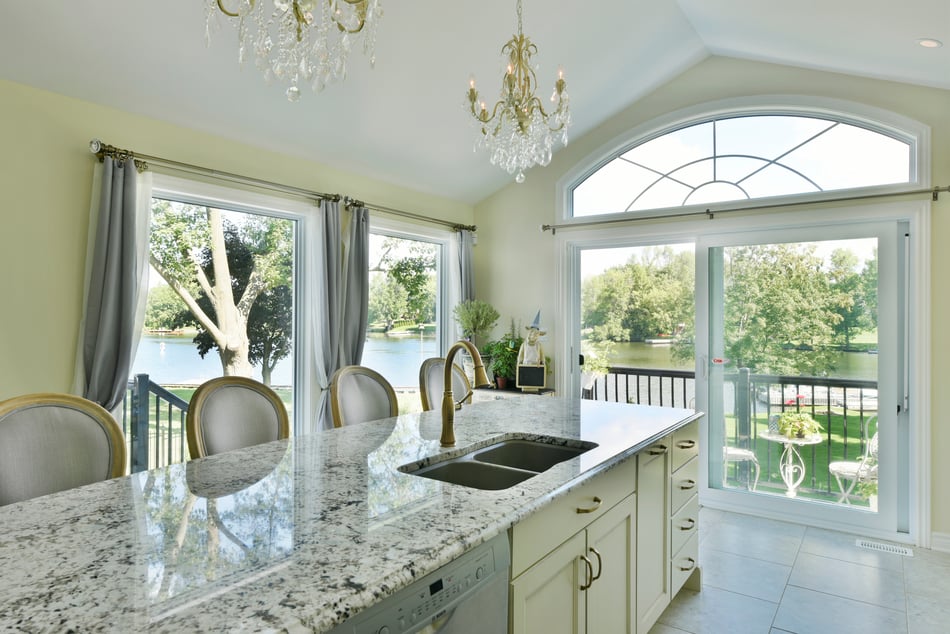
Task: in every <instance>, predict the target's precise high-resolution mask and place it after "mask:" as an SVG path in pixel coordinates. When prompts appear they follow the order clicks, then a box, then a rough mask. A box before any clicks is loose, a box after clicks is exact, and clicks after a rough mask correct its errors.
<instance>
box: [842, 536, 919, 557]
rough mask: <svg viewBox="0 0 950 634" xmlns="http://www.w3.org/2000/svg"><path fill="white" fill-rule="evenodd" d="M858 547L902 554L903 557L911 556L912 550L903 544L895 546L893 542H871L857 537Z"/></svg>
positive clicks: (912, 554)
mask: <svg viewBox="0 0 950 634" xmlns="http://www.w3.org/2000/svg"><path fill="white" fill-rule="evenodd" d="M856 543H857V546H858V548H865V549H867V550H879V551H881V552H882V553H891V554H893V555H903V556H904V557H913V556H914V551H913V550H911V549H910V548H905V547H904V546H895V545H894V544H882V543H881V542H872V541H870V540H867V539H859V540H858V541H857V542H856Z"/></svg>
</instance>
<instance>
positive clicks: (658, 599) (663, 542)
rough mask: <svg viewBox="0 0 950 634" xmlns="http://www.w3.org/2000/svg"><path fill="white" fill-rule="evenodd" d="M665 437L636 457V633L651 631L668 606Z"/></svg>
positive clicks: (668, 441) (667, 441)
mask: <svg viewBox="0 0 950 634" xmlns="http://www.w3.org/2000/svg"><path fill="white" fill-rule="evenodd" d="M672 442H673V440H672V437H671V436H667V437H665V438H662V439H661V440H659V441H657V442H656V443H654V444H652V445H650V446H649V447H647V448H646V449H644V450H643V451H641V452H640V454H639V455H638V468H637V481H638V483H639V488H638V493H639V495H638V496H637V555H638V558H637V591H636V596H637V600H636V606H637V631H638V632H649V631H650V628H651V627H652V626H653V624H654V623H656V620H657V619H658V618H659V617H660V615H661V614H662V613H663V610H665V609H666V606H667V605H669V603H670V550H669V544H670V542H669V540H670V536H669V512H670V511H669V509H670V506H669V504H670V503H669V498H670V490H669V482H670V471H669V468H670V446H671V444H672Z"/></svg>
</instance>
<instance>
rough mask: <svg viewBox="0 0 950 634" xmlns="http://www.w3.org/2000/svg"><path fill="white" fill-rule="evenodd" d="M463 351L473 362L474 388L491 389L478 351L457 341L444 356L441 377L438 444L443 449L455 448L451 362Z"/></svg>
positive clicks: (465, 342)
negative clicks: (440, 416) (440, 430)
mask: <svg viewBox="0 0 950 634" xmlns="http://www.w3.org/2000/svg"><path fill="white" fill-rule="evenodd" d="M462 349H465V350H467V351H468V353H469V355H471V357H472V361H474V362H475V387H491V382H490V381H489V380H488V375H487V374H486V373H485V364H484V363H483V362H482V356H481V355H480V354H478V349H477V348H476V347H475V346H473V345H472V343H471V342H469V341H465V340H462V341H457V342H456V343H454V344H452V347H451V348H449V351H448V352H447V353H446V355H445V368H444V370H445V372H444V374H443V377H442V386H443V388H442V389H443V392H442V438H440V439H439V442H440V443H441V445H442V446H443V447H454V446H455V395H454V394H453V393H452V361H453V360H454V359H455V355H456V354H457V353H458V352H459V350H462Z"/></svg>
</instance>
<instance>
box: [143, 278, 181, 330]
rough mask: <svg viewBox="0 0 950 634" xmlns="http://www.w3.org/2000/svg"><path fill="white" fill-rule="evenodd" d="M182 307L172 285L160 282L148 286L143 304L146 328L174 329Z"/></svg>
mask: <svg viewBox="0 0 950 634" xmlns="http://www.w3.org/2000/svg"><path fill="white" fill-rule="evenodd" d="M182 308H184V304H182V302H181V297H179V296H178V293H176V292H175V291H174V290H173V289H172V287H170V286H168V285H167V284H162V285H160V286H155V287H152V288H150V289H149V291H148V299H147V300H146V304H145V327H146V328H147V329H148V330H174V329H175V328H176V326H175V323H176V321H177V318H178V313H180V312H181V309H182Z"/></svg>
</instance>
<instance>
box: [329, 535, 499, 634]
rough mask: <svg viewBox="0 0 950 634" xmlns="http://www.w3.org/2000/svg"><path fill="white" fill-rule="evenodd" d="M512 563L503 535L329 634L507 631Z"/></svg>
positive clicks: (489, 633) (490, 633)
mask: <svg viewBox="0 0 950 634" xmlns="http://www.w3.org/2000/svg"><path fill="white" fill-rule="evenodd" d="M510 567H511V548H510V547H509V545H508V535H507V534H505V533H502V534H501V535H499V536H497V537H495V538H493V539H491V540H489V541H487V542H485V543H484V544H481V545H480V546H476V547H475V548H473V549H472V550H470V551H468V552H467V553H465V554H464V555H462V556H461V557H459V558H457V559H455V560H454V561H452V562H451V563H448V564H446V565H444V566H442V567H441V568H439V569H438V570H436V571H435V572H433V573H430V574H428V575H426V576H425V577H422V578H421V579H417V580H416V581H413V582H412V583H411V584H410V585H409V586H407V587H405V588H403V589H402V590H400V591H399V592H397V593H396V594H394V595H393V596H391V597H388V598H386V599H384V600H383V601H380V602H379V603H377V604H376V605H374V606H372V607H369V608H367V609H365V610H363V611H362V612H360V613H359V614H357V615H355V616H353V617H352V618H350V619H347V620H346V621H344V622H343V623H341V624H340V625H338V626H336V627H335V628H333V629H332V630H331V631H330V634H429V633H435V632H439V633H440V634H473V633H477V634H505V633H506V632H507V631H508V570H509V568H510Z"/></svg>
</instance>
